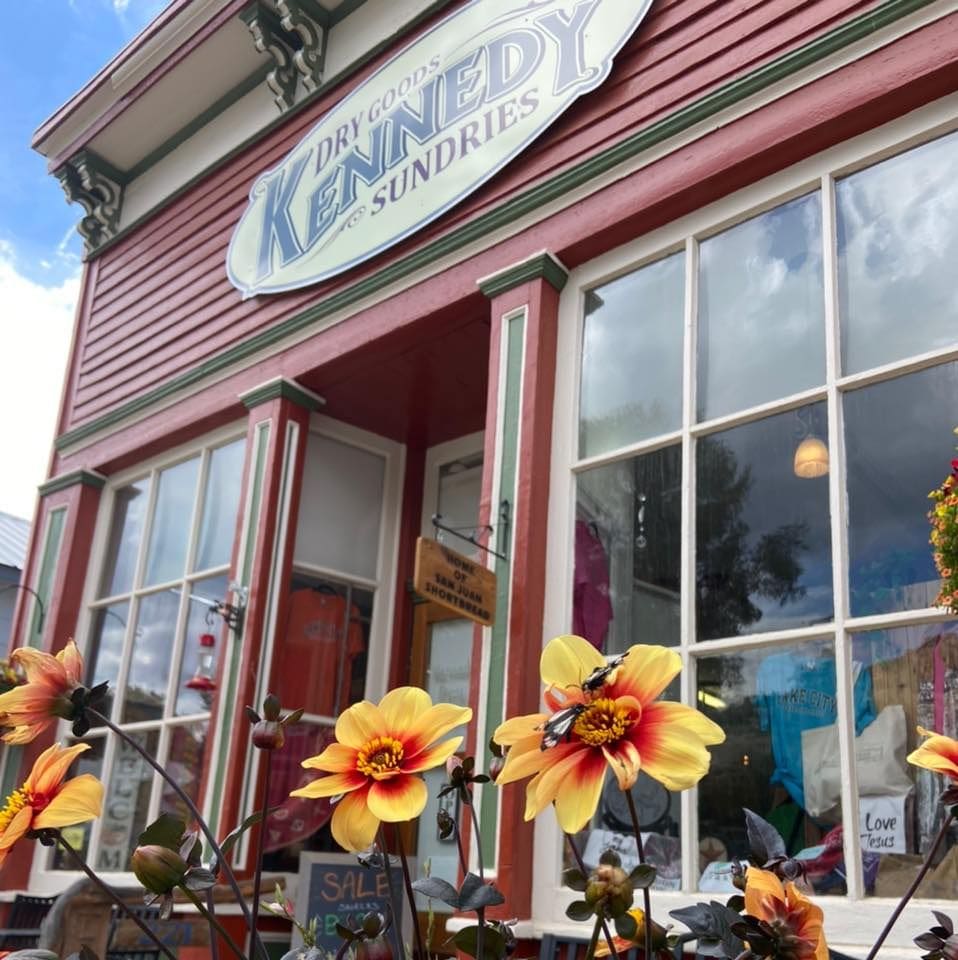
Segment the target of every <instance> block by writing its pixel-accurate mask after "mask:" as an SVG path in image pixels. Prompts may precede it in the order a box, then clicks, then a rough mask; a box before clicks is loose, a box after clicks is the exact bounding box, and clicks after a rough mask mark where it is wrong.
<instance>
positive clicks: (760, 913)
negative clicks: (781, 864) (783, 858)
mask: <svg viewBox="0 0 958 960" xmlns="http://www.w3.org/2000/svg"><path fill="white" fill-rule="evenodd" d="M745 912H746V913H747V914H748V915H749V916H751V917H755V918H756V919H757V920H761V921H762V922H763V923H764V924H766V925H767V927H768V929H769V932H770V933H771V934H772V935H773V937H774V939H775V943H776V947H777V950H776V953H775V956H776V957H780V958H782V960H812V958H814V960H828V946H827V944H826V943H825V931H824V929H823V927H822V908H821V907H818V906H816V905H815V904H814V903H812V901H811V900H809V899H808V897H806V896H805V895H804V894H803V893H802V892H801V891H800V890H799V889H798V887H796V886H795V884H794V883H791V882H789V883H786V884H784V885H783V884H782V881H781V880H779V879H778V877H777V876H776V875H775V874H774V873H772V872H771V870H759V869H758V868H757V867H749V868H748V870H747V872H746V874H745Z"/></svg>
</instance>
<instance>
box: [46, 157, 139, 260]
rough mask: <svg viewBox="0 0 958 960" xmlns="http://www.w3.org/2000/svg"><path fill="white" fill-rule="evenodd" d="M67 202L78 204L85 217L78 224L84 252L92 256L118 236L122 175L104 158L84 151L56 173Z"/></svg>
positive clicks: (121, 199) (121, 200)
mask: <svg viewBox="0 0 958 960" xmlns="http://www.w3.org/2000/svg"><path fill="white" fill-rule="evenodd" d="M55 175H56V178H57V179H58V180H59V181H60V185H61V186H62V187H63V192H64V193H65V194H66V197H67V201H68V202H70V203H79V204H80V206H81V207H83V209H84V211H85V212H86V216H85V217H83V219H82V220H81V221H80V222H79V223H78V224H77V232H78V233H79V234H80V236H81V237H83V240H84V244H85V252H86V253H88V254H89V253H93V252H94V251H95V250H96V249H97V248H98V247H100V246H102V245H103V244H104V243H105V242H106V241H107V240H110V239H111V238H113V237H114V236H116V233H117V230H118V229H119V226H120V209H121V206H122V203H123V182H124V178H123V175H122V174H121V173H120V172H119V171H118V170H117V169H116V168H115V167H113V166H112V165H111V164H109V163H107V161H106V160H104V159H103V158H102V157H99V156H97V155H96V154H95V153H93V152H92V151H89V150H81V151H80V152H79V153H77V154H76V155H75V156H73V157H71V158H70V159H69V160H67V162H66V163H65V164H63V166H62V167H60V168H59V169H58V170H56V171H55Z"/></svg>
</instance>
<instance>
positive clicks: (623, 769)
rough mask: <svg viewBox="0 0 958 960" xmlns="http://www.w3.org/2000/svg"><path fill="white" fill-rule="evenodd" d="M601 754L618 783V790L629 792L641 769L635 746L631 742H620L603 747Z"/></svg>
mask: <svg viewBox="0 0 958 960" xmlns="http://www.w3.org/2000/svg"><path fill="white" fill-rule="evenodd" d="M602 753H603V755H604V756H605V759H606V761H607V762H608V764H609V766H610V767H611V768H612V772H613V773H614V774H615V778H616V780H618V781H619V789H620V790H631V789H632V787H633V786H635V781H636V780H637V779H638V776H639V770H640V769H641V768H642V760H641V757H640V756H639V751H638V750H636V748H635V744H634V743H632V741H631V740H620V741H619V742H618V743H613V744H611V745H610V746H608V747H603V748H602Z"/></svg>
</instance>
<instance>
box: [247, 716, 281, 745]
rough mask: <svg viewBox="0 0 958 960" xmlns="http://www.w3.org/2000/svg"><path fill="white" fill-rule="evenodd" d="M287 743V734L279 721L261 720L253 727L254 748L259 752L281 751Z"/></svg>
mask: <svg viewBox="0 0 958 960" xmlns="http://www.w3.org/2000/svg"><path fill="white" fill-rule="evenodd" d="M285 742H286V734H285V733H284V732H283V725H282V723H280V722H279V721H278V720H260V722H259V723H257V724H255V725H254V726H253V746H254V747H256V749H257V750H281V749H282V747H283V744H284V743H285Z"/></svg>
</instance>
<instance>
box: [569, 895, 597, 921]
mask: <svg viewBox="0 0 958 960" xmlns="http://www.w3.org/2000/svg"><path fill="white" fill-rule="evenodd" d="M565 915H566V916H567V917H568V918H569V919H570V920H578V921H580V922H581V921H583V920H591V919H592V917H593V916H594V915H595V912H594V911H593V909H592V907H590V906H589V905H588V904H587V903H586V902H585V900H576V901H575V902H573V903H570V904H569V906H567V907H566V910H565Z"/></svg>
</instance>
